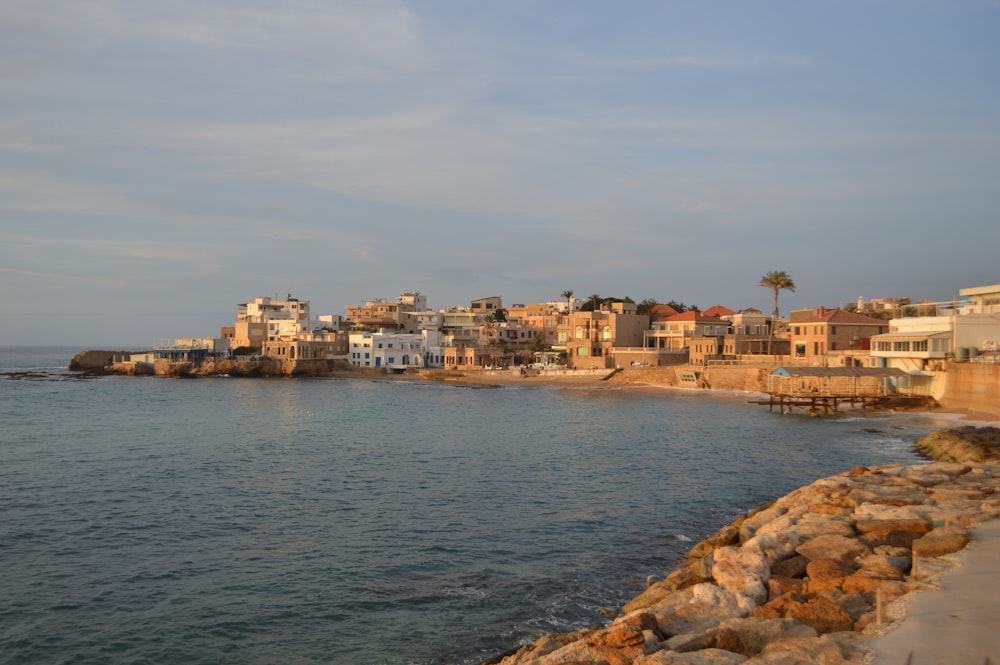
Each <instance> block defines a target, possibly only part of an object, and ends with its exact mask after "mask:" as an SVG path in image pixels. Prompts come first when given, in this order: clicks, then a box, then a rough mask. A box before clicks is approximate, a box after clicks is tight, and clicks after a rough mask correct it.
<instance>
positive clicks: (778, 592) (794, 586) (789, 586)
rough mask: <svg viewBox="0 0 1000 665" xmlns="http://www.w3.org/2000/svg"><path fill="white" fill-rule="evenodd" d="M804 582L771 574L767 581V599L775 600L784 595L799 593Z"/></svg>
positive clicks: (795, 578)
mask: <svg viewBox="0 0 1000 665" xmlns="http://www.w3.org/2000/svg"><path fill="white" fill-rule="evenodd" d="M804 584H805V581H804V580H802V579H799V578H797V577H783V576H780V575H774V574H773V573H772V574H771V578H770V579H769V580H768V581H767V597H768V598H777V597H778V596H783V595H785V594H786V593H801V591H802V587H803V585H804Z"/></svg>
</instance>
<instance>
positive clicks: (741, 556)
mask: <svg viewBox="0 0 1000 665" xmlns="http://www.w3.org/2000/svg"><path fill="white" fill-rule="evenodd" d="M770 576H771V568H770V566H768V565H767V558H766V557H765V556H764V554H763V553H762V552H761V551H760V550H759V549H757V548H755V547H736V546H729V547H721V548H719V549H717V550H715V565H714V566H712V577H714V578H715V581H716V583H718V585H719V586H720V587H722V588H723V589H727V590H730V591H737V592H739V593H741V594H743V595H745V596H749V597H750V598H752V599H753V600H754V601H755V602H757V603H763V602H765V601H766V600H767V587H766V586H765V585H766V584H767V580H768V578H769V577H770Z"/></svg>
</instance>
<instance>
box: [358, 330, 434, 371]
mask: <svg viewBox="0 0 1000 665" xmlns="http://www.w3.org/2000/svg"><path fill="white" fill-rule="evenodd" d="M424 339H425V337H424V335H423V334H416V335H415V334H410V333H397V332H389V331H384V330H380V331H378V332H374V331H370V330H359V331H354V332H352V333H350V334H349V348H348V361H349V362H350V363H351V365H353V366H354V367H359V368H371V369H386V370H389V371H393V370H395V371H403V370H406V369H421V368H423V367H424V366H425V362H424Z"/></svg>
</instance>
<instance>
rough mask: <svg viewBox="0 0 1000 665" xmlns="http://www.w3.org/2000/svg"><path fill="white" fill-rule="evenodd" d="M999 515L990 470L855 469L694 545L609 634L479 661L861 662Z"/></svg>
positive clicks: (614, 664) (580, 634) (571, 637)
mask: <svg viewBox="0 0 1000 665" xmlns="http://www.w3.org/2000/svg"><path fill="white" fill-rule="evenodd" d="M998 516H1000V464H962V463H947V462H933V463H929V464H926V465H919V466H884V467H859V468H855V469H853V470H851V471H849V472H846V473H843V474H839V475H836V476H831V477H829V478H825V479H822V480H819V481H817V482H814V483H812V484H811V485H808V486H806V487H803V488H801V489H799V490H796V491H794V492H792V493H790V494H788V495H786V496H784V497H782V498H780V499H778V500H776V501H774V502H773V503H771V504H770V505H768V506H766V507H764V508H762V509H760V510H758V511H756V512H753V513H751V514H749V515H748V516H746V517H744V518H741V519H739V520H737V521H736V522H734V523H732V524H730V525H728V526H726V527H724V528H723V529H721V530H720V531H719V532H718V533H716V534H715V535H714V536H712V537H710V538H708V539H707V540H705V541H703V542H701V543H699V544H697V545H696V546H695V547H694V548H693V549H692V550H691V551H690V553H689V554H688V555H687V557H686V558H685V559H684V560H683V561H682V562H681V563H680V564H679V565H678V567H677V569H676V570H675V571H674V572H673V573H671V574H670V575H669V576H667V577H666V578H665V579H663V580H661V581H658V582H655V583H653V584H651V585H649V586H648V588H647V589H646V591H645V592H643V593H642V594H641V595H639V596H638V597H637V598H635V599H634V600H632V601H631V602H629V603H628V604H627V605H626V606H625V607H624V608H623V610H622V613H621V615H620V616H619V617H618V618H616V619H615V620H614V621H612V622H611V623H610V624H609V625H606V626H602V627H597V628H590V629H585V630H580V631H577V632H575V633H570V634H563V635H550V636H547V637H544V638H542V639H539V640H538V641H536V642H535V643H534V644H532V645H527V646H524V647H522V648H520V649H518V650H517V651H515V652H513V653H510V654H507V655H505V656H501V657H498V658H495V659H492V660H491V661H487V662H488V663H498V664H502V665H555V664H558V663H576V664H583V663H593V664H598V663H601V664H606V665H624V664H626V663H628V664H634V665H654V664H655V665H679V664H686V665H702V664H710V663H718V664H725V665H729V664H737V663H748V664H753V665H761V664H773V665H777V664H779V663H780V664H782V665H784V664H788V663H825V664H827V665H835V664H838V663H863V662H864V661H865V659H866V657H868V656H869V655H870V653H871V650H870V648H868V647H867V646H866V644H865V643H866V641H867V640H868V639H869V638H870V637H871V636H873V635H877V634H881V633H882V632H885V631H886V630H887V629H889V628H891V627H892V623H893V622H894V621H897V620H899V619H901V618H902V616H903V615H905V607H906V602H907V594H910V593H912V592H914V591H921V590H927V589H933V588H936V580H937V579H939V578H940V575H941V574H943V573H944V572H946V571H947V570H949V569H950V568H952V567H954V565H955V564H954V562H953V559H952V558H951V557H945V558H943V559H939V557H942V556H943V555H946V554H949V553H952V552H957V551H959V550H961V549H963V548H964V547H965V546H966V544H967V543H968V542H969V531H968V530H969V528H970V527H972V526H973V525H975V524H977V523H980V522H983V521H987V520H990V519H994V518H996V517H998Z"/></svg>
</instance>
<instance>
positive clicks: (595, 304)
mask: <svg viewBox="0 0 1000 665" xmlns="http://www.w3.org/2000/svg"><path fill="white" fill-rule="evenodd" d="M587 301H588V302H589V303H590V311H592V312H599V311H600V310H601V303H602V302H604V298H602V297H601V295H600V294H599V293H593V294H591V296H590V297H589V298H587Z"/></svg>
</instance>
